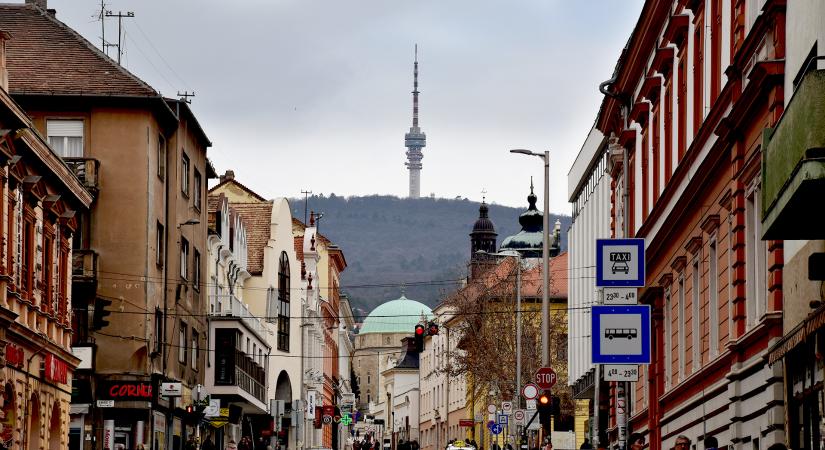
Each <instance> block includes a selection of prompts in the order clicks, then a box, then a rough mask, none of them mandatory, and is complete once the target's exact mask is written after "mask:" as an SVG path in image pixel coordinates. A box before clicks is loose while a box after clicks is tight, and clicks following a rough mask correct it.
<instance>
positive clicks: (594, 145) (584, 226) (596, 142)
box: [567, 128, 611, 385]
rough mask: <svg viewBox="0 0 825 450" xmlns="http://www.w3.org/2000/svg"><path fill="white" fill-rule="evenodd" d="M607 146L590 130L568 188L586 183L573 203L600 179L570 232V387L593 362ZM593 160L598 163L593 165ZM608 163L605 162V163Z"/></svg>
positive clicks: (605, 229) (606, 233) (606, 203)
mask: <svg viewBox="0 0 825 450" xmlns="http://www.w3.org/2000/svg"><path fill="white" fill-rule="evenodd" d="M604 150H605V143H604V141H603V139H602V134H601V133H600V132H599V131H598V130H596V129H595V128H594V129H593V130H591V131H590V134H589V135H588V137H587V139H586V140H585V144H584V146H583V147H582V149H581V151H580V152H579V155H578V157H577V158H576V161H575V162H574V163H573V169H571V171H570V172H569V173H568V176H567V178H568V186H571V187H573V188H575V187H576V186H578V185H579V184H580V182H584V184H583V188H582V189H579V190H578V191H573V192H571V193H570V200H571V202H575V201H576V200H577V198H578V197H579V195H583V194H584V189H587V184H586V181H587V179H589V178H590V176H591V175H593V174H594V173H596V174H597V176H599V175H600V176H601V178H600V179H599V181H598V183H597V184H596V187H595V190H594V191H593V193H592V194H591V195H590V198H589V199H588V201H587V203H585V204H584V206H583V207H582V208H581V210H580V212H579V214H578V216H576V217H574V218H573V223H572V225H571V226H570V230H569V231H568V233H567V237H568V248H569V252H570V253H569V255H568V257H569V261H568V266H569V268H568V274H569V275H568V288H569V293H568V295H569V298H568V301H569V305H570V311H569V314H568V329H569V339H568V341H567V346H568V352H567V354H568V374H569V376H568V383H570V384H571V385H572V384H574V383H575V382H576V381H578V380H579V379H580V378H582V377H583V376H585V375H586V374H587V373H588V372H589V371H590V370H591V369H592V368H593V365H592V364H591V363H590V357H591V356H590V355H591V353H590V314H589V311H588V310H587V309H581V308H587V307H589V306H591V305H592V304H593V301H594V300H596V298H597V295H598V293H597V290H596V287H595V275H596V271H595V269H594V266H595V264H596V243H595V241H596V238H606V237H610V221H611V217H610V177H609V176H608V175H607V174H606V173H604V172H603V170H604V165H602V166H601V167H600V165H599V164H598V160H599V158H602V157H603V156H602V155H603V152H604ZM594 161H595V162H596V164H593V163H594ZM605 164H606V162H605Z"/></svg>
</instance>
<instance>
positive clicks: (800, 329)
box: [768, 306, 825, 365]
mask: <svg viewBox="0 0 825 450" xmlns="http://www.w3.org/2000/svg"><path fill="white" fill-rule="evenodd" d="M823 325H825V306H821V307H819V308H818V309H817V310H816V311H814V312H812V313H811V314H810V315H809V316H808V317H807V318H806V319H805V320H804V321H802V322H801V323H800V324H799V325H797V326H795V327H794V328H793V329H792V330H791V331H789V332H788V333H787V334H785V336H782V339H780V340H779V341H778V342H777V343H776V344H774V345H772V346H771V348H770V349H768V364H769V365H773V364H774V363H775V362H777V361H779V360H780V359H782V358H783V357H784V356H785V355H786V354H787V353H788V352H789V351H791V350H793V349H794V347H796V346H797V345H799V344H800V343H801V342H802V341H804V340H805V338H807V337H808V336H810V335H811V334H813V333H815V332H816V331H817V330H819V329H820V328H822V326H823Z"/></svg>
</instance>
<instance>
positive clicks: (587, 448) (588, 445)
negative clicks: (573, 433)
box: [579, 438, 593, 450]
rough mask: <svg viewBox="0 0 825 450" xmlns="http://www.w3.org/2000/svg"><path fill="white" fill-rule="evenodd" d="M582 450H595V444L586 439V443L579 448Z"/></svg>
mask: <svg viewBox="0 0 825 450" xmlns="http://www.w3.org/2000/svg"><path fill="white" fill-rule="evenodd" d="M579 449H580V450H593V444H591V443H590V439H587V438H584V442H582V446H581V447H579Z"/></svg>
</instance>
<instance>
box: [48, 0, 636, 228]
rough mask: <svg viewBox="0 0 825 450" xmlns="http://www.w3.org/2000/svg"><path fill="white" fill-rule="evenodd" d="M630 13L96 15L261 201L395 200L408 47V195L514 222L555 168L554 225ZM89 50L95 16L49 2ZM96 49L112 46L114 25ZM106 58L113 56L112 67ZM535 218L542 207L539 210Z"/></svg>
mask: <svg viewBox="0 0 825 450" xmlns="http://www.w3.org/2000/svg"><path fill="white" fill-rule="evenodd" d="M642 3H643V1H642V0H587V1H577V0H515V1H486V0H419V1H398V0H347V1H341V0H242V1H226V0H225V1H215V0H153V1H147V0H108V1H107V9H109V10H112V11H113V12H117V11H123V12H126V11H133V12H134V13H135V17H134V18H129V19H124V21H123V28H124V35H125V38H124V40H123V42H124V45H123V49H124V57H123V64H124V66H126V67H127V68H128V69H129V70H131V71H132V72H133V73H135V74H136V75H137V76H138V77H140V78H142V79H143V80H144V81H146V82H148V83H149V84H151V85H152V86H153V87H154V88H155V89H157V90H159V91H161V93H163V94H164V95H167V96H175V95H176V94H177V92H178V91H181V92H182V91H184V90H188V91H190V92H191V91H193V90H194V91H195V92H196V94H197V95H196V97H195V98H194V99H193V102H192V108H193V109H194V111H195V113H196V115H197V117H198V120H199V121H200V122H201V125H202V126H203V127H204V129H205V131H206V134H207V135H208V136H209V138H210V139H211V140H212V143H213V147H212V148H211V149H210V150H209V151H210V158H211V159H212V161H213V163H214V165H215V168H216V169H217V171H218V172H219V173H223V172H224V171H225V170H226V169H233V170H234V171H235V174H236V176H237V177H238V179H239V180H240V181H241V182H243V183H245V184H247V185H248V186H250V187H251V188H253V189H255V190H256V191H258V192H259V193H260V194H262V195H263V196H264V197H277V196H287V197H297V196H300V191H301V190H307V189H308V190H311V191H313V192H314V193H316V194H317V193H323V194H325V195H329V194H330V193H335V194H336V195H366V194H391V195H398V196H406V195H407V190H408V173H407V170H406V168H405V167H404V162H405V154H404V152H405V148H404V133H406V132H407V131H408V129H409V127H410V124H411V120H412V119H411V118H412V95H411V94H410V91H411V90H412V62H413V46H414V44H415V43H418V45H419V64H420V75H419V83H420V91H421V97H420V121H421V128H422V129H423V130H424V132H425V133H426V134H427V147H426V148H425V149H424V160H423V164H424V169H423V171H422V174H421V194H422V195H429V194H430V193H435V195H436V196H438V197H447V198H453V197H455V196H462V197H468V198H470V199H472V200H480V199H481V191H482V189H484V190H486V191H487V200H488V202H495V203H499V204H504V205H509V206H524V205H526V200H525V197H526V195H527V193H528V190H529V183H530V176H531V175H532V176H534V177H535V183H536V185H537V187H538V189H537V190H538V192H537V194H539V196H541V186H542V183H543V173H542V171H543V167H542V165H541V161H540V160H539V159H538V158H528V157H526V156H521V155H510V154H509V153H508V152H507V149H509V148H514V147H523V148H529V149H532V150H535V151H543V150H545V149H549V150H550V151H551V169H550V178H551V184H550V189H551V192H550V208H551V210H552V211H554V212H561V213H565V214H569V211H570V207H569V206H568V203H567V181H566V178H567V172H568V170H569V168H570V166H571V164H572V163H573V160H574V159H575V157H576V154H577V153H578V151H579V149H580V147H581V145H582V143H583V142H584V140H585V138H586V136H587V133H588V131H589V130H590V127H591V126H592V124H593V121H594V119H595V116H596V112H597V111H598V107H599V103H600V101H601V95H600V94H599V92H598V84H599V83H600V82H601V81H604V80H605V79H607V78H609V77H610V75H611V74H612V71H613V67H614V65H615V63H616V59H617V57H618V56H619V53H620V51H621V48H622V47H623V46H624V44H625V42H626V40H627V38H628V36H629V35H630V32H631V31H632V29H633V26H634V24H635V23H636V20H637V18H638V15H639V12H640V10H641V5H642ZM49 7H50V8H55V9H57V17H58V19H60V20H62V21H64V22H65V23H67V24H68V25H69V26H71V27H73V28H75V29H76V30H78V31H80V32H81V33H82V34H83V35H84V36H85V37H86V38H87V39H89V40H90V41H92V42H93V43H94V44H95V45H97V46H100V36H101V27H100V22H99V21H98V20H97V14H99V10H100V1H99V0H49ZM106 38H107V40H108V41H110V42H114V41H116V40H117V19H107V22H106ZM111 55H112V56H114V55H115V51H114V50H112V52H111ZM540 201H541V200H540Z"/></svg>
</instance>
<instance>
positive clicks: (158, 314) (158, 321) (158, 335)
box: [153, 308, 163, 354]
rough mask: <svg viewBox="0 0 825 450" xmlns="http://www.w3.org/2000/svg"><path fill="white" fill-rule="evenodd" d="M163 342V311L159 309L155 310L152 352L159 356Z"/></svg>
mask: <svg viewBox="0 0 825 450" xmlns="http://www.w3.org/2000/svg"><path fill="white" fill-rule="evenodd" d="M162 342H163V311H161V310H160V308H156V309H155V347H154V352H153V353H156V354H160V352H161V351H162V349H163V347H162Z"/></svg>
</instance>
